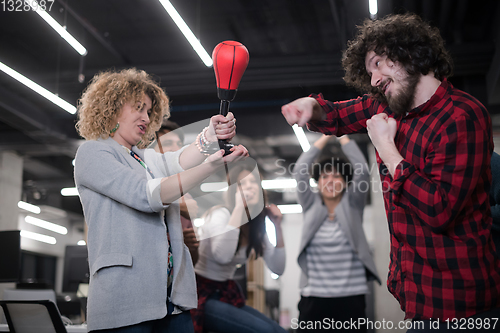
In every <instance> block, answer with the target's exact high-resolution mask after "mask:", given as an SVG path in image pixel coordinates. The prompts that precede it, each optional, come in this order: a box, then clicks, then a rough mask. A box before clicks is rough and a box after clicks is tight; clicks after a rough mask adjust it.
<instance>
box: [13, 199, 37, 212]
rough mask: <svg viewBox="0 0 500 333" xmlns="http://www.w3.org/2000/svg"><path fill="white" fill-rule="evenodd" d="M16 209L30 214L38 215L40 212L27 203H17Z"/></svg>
mask: <svg viewBox="0 0 500 333" xmlns="http://www.w3.org/2000/svg"><path fill="white" fill-rule="evenodd" d="M17 207H19V208H21V209H24V210H26V211H28V212H30V213H33V214H40V212H41V209H40V207H38V206H35V205H32V204H29V203H27V202H24V201H19V202H18V203H17Z"/></svg>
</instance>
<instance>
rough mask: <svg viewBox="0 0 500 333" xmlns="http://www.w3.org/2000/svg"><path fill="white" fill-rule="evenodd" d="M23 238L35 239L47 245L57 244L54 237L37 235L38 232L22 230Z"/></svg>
mask: <svg viewBox="0 0 500 333" xmlns="http://www.w3.org/2000/svg"><path fill="white" fill-rule="evenodd" d="M21 237H24V238H29V239H34V240H36V241H39V242H44V243H47V244H55V243H56V239H55V238H54V237H52V236H47V235H42V234H37V233H36V232H31V231H26V230H21Z"/></svg>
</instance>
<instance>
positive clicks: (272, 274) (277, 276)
mask: <svg viewBox="0 0 500 333" xmlns="http://www.w3.org/2000/svg"><path fill="white" fill-rule="evenodd" d="M279 277H280V276H279V275H278V274H276V273H273V272H271V278H272V279H273V280H277V279H278V278H279Z"/></svg>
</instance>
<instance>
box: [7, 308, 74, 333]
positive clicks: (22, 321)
mask: <svg viewBox="0 0 500 333" xmlns="http://www.w3.org/2000/svg"><path fill="white" fill-rule="evenodd" d="M0 306H1V307H2V308H3V312H4V314H5V318H6V319H7V324H8V325H9V330H10V332H11V333H33V332H37V333H67V331H66V328H65V327H64V324H63V321H62V319H61V315H60V314H59V311H58V310H57V308H56V305H55V303H53V302H51V301H48V300H44V301H0Z"/></svg>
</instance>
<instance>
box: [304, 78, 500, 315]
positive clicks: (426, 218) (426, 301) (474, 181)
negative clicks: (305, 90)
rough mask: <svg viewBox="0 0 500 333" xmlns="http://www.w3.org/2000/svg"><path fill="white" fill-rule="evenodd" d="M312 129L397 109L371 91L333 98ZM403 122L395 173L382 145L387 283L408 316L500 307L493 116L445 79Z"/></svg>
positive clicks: (359, 124)
mask: <svg viewBox="0 0 500 333" xmlns="http://www.w3.org/2000/svg"><path fill="white" fill-rule="evenodd" d="M311 96H312V97H314V98H316V100H317V101H318V102H319V103H320V104H321V106H322V107H323V109H324V110H325V111H326V113H327V119H326V120H325V121H318V122H310V123H308V127H309V128H310V129H311V130H314V131H319V132H322V133H325V134H335V135H337V136H340V135H342V134H349V133H366V121H367V120H368V119H370V118H371V116H373V115H374V114H378V113H382V112H385V113H387V114H389V115H390V116H394V114H393V113H392V112H391V111H390V110H389V108H388V106H387V105H386V104H383V103H380V102H378V101H377V100H375V99H373V98H371V97H369V96H368V95H365V96H362V97H359V98H357V99H353V100H349V101H343V102H335V103H332V102H329V101H325V100H324V99H323V96H321V95H319V96H318V95H311ZM396 120H397V123H398V131H397V134H396V137H395V143H396V147H397V148H398V150H399V152H400V154H401V155H402V156H403V158H404V160H403V161H402V162H401V163H400V164H399V165H398V167H397V169H396V171H395V174H394V177H392V176H391V175H390V173H389V172H388V169H387V168H386V166H385V165H384V163H383V162H382V160H381V159H380V157H379V156H378V153H377V162H378V165H379V172H380V178H381V181H382V189H383V195H384V203H385V209H386V212H387V220H388V222H389V232H390V235H391V252H390V259H391V262H390V265H389V275H388V279H387V287H388V289H389V291H390V292H391V293H392V294H393V295H394V297H396V299H397V300H398V301H399V303H400V305H401V309H402V310H403V311H405V313H406V316H405V319H406V318H413V319H429V318H434V319H441V320H445V319H448V318H463V317H468V316H471V315H474V314H476V313H480V312H483V311H487V310H490V309H492V308H495V307H497V306H500V302H499V300H498V299H499V295H500V261H499V259H498V258H497V256H496V255H495V254H494V252H495V249H494V245H493V242H492V239H491V237H490V229H491V224H492V218H491V210H490V204H489V196H488V192H489V189H490V184H491V169H490V158H491V153H492V151H493V141H492V136H491V119H490V116H489V114H488V111H487V110H486V109H485V107H484V106H483V105H482V104H481V103H480V102H479V101H477V100H476V99H475V98H474V97H472V96H470V95H468V94H466V93H464V92H462V91H460V90H458V89H455V88H454V87H453V86H452V85H451V84H450V83H449V82H448V81H447V80H444V81H443V82H442V83H441V85H440V87H439V88H438V89H437V91H436V92H435V94H434V95H433V96H432V97H431V99H430V100H428V101H427V102H426V103H424V104H423V105H421V106H419V107H417V108H415V109H413V110H412V111H411V112H410V113H408V114H407V115H406V116H404V117H400V118H398V119H396Z"/></svg>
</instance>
